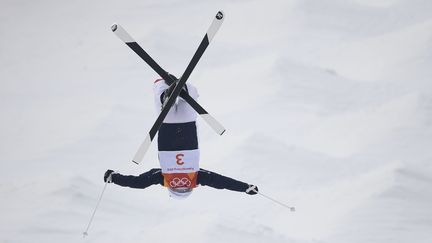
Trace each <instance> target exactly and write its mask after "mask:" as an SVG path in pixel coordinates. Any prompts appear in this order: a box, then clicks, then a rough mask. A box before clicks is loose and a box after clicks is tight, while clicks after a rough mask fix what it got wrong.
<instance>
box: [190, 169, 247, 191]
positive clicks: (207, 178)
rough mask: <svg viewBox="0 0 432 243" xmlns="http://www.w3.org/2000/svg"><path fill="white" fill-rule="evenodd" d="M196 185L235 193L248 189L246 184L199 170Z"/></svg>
mask: <svg viewBox="0 0 432 243" xmlns="http://www.w3.org/2000/svg"><path fill="white" fill-rule="evenodd" d="M197 183H198V184H200V185H202V186H210V187H213V188H216V189H228V190H231V191H237V192H246V189H248V187H249V184H247V183H244V182H241V181H237V180H234V179H232V178H229V177H226V176H223V175H220V174H217V173H215V172H211V171H208V170H204V169H200V170H199V172H198V178H197Z"/></svg>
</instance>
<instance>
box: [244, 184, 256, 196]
mask: <svg viewBox="0 0 432 243" xmlns="http://www.w3.org/2000/svg"><path fill="white" fill-rule="evenodd" d="M246 193H247V194H249V195H255V194H257V193H258V187H257V186H255V185H249V188H248V189H246Z"/></svg>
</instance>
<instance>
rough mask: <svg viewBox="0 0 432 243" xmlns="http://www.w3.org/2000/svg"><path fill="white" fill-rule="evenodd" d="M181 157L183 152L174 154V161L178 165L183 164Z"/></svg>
mask: <svg viewBox="0 0 432 243" xmlns="http://www.w3.org/2000/svg"><path fill="white" fill-rule="evenodd" d="M183 157H184V154H177V155H176V160H177V161H176V163H177V164H178V165H183V164H184V162H183V161H182V159H183Z"/></svg>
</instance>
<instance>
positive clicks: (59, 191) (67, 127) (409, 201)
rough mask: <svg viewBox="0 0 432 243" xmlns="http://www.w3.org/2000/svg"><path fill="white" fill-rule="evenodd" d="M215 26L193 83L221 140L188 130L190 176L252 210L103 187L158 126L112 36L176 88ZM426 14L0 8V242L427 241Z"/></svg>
mask: <svg viewBox="0 0 432 243" xmlns="http://www.w3.org/2000/svg"><path fill="white" fill-rule="evenodd" d="M220 9H222V10H224V12H225V14H226V19H225V22H224V24H223V26H222V27H221V29H220V30H219V32H218V34H217V35H216V36H215V38H214V40H213V42H212V43H211V45H210V46H209V48H208V50H207V51H206V53H205V54H204V56H203V58H202V60H201V61H200V63H199V64H198V65H197V67H196V69H195V71H194V72H193V73H192V75H191V77H190V82H191V83H193V84H195V85H196V86H197V87H198V88H199V91H200V103H201V104H202V105H203V106H204V107H205V108H206V109H207V110H208V111H209V112H210V113H211V114H212V115H213V116H214V117H216V118H217V119H218V120H219V121H221V123H222V124H223V125H224V126H225V127H226V129H227V131H226V133H225V134H224V135H223V136H218V135H216V134H215V133H214V131H212V130H211V128H210V127H208V126H207V125H206V124H205V123H204V122H203V121H200V124H199V127H200V148H201V154H202V161H201V165H202V167H203V168H207V169H209V170H214V171H216V172H219V173H222V174H225V175H227V176H231V177H234V178H237V179H240V180H243V181H246V182H249V183H255V184H257V185H258V186H259V188H260V190H261V191H262V192H263V193H265V194H266V195H269V196H272V197H274V198H276V199H278V200H280V201H283V202H285V203H286V204H289V205H293V206H296V209H297V211H296V212H294V213H292V212H290V211H289V210H287V209H285V208H283V207H281V206H279V205H277V204H274V203H273V202H271V201H269V200H267V199H265V198H263V197H260V196H248V195H246V194H242V193H234V192H229V191H221V190H215V189H212V188H205V187H201V188H197V189H196V190H195V192H194V193H193V194H192V196H191V197H190V198H188V199H187V200H183V201H177V200H172V199H169V197H168V192H167V191H166V190H165V189H163V188H161V187H159V186H154V187H151V188H148V189H146V190H134V189H126V188H121V187H118V186H115V185H109V186H108V187H107V190H106V192H105V195H104V198H103V200H102V202H101V204H100V207H99V210H98V211H97V213H96V216H95V219H94V221H93V224H92V226H91V228H90V230H89V236H88V237H86V238H85V239H83V238H82V232H83V231H84V230H85V228H86V226H87V223H88V220H89V219H90V216H91V213H92V210H93V209H94V206H95V205H96V202H97V199H98V197H99V194H100V192H101V190H102V188H103V181H102V176H103V173H104V172H105V170H106V169H114V170H117V171H120V172H122V173H125V174H139V173H141V172H143V171H146V170H148V169H150V168H153V167H157V166H158V162H157V153H156V146H155V144H153V145H152V146H151V148H150V151H149V153H147V154H146V157H145V159H144V161H143V163H142V164H141V165H139V166H137V165H135V164H133V163H131V162H130V160H131V158H132V156H133V154H134V153H135V152H136V149H137V148H138V146H139V144H140V142H141V141H142V140H143V139H144V138H145V135H146V134H147V132H148V129H149V128H150V127H151V125H152V123H153V121H154V119H155V117H156V115H155V112H154V110H153V104H152V102H153V98H152V97H151V94H152V91H151V90H152V82H153V81H154V80H155V79H156V78H158V77H157V75H156V74H155V73H154V72H153V71H152V70H150V69H149V68H148V67H147V65H146V64H145V63H143V62H142V61H141V60H140V59H139V58H138V57H137V56H136V55H135V54H134V53H133V52H132V51H131V50H129V48H127V47H126V46H125V45H124V43H122V42H121V41H120V40H119V39H118V38H117V37H116V36H115V35H114V34H113V33H112V31H111V29H110V26H111V24H112V23H113V22H117V23H120V24H121V25H122V26H124V27H125V28H126V29H127V31H128V32H129V33H130V34H131V35H132V36H134V38H135V39H136V41H137V42H139V43H140V44H141V45H142V46H143V48H144V49H146V50H147V51H148V52H149V54H150V55H152V56H153V57H154V58H155V59H156V61H157V62H159V63H160V65H162V66H163V67H165V68H166V69H167V70H169V71H170V72H171V73H174V74H176V75H178V76H180V75H181V73H182V72H183V70H184V68H185V67H186V65H187V63H188V62H189V59H190V58H191V57H192V55H193V53H194V51H195V49H196V48H197V45H198V44H199V42H200V41H201V39H202V37H203V35H204V34H205V31H206V30H207V28H208V26H209V24H210V23H211V20H212V18H213V17H214V15H215V13H216V12H217V11H218V10H220ZM431 12H432V2H431V1H427V0H320V1H313V0H273V1H258V0H253V1H248V0H242V1H227V0H225V1H211V2H210V1H179V0H168V1H156V0H150V1H113V0H104V1H101V0H96V1H84V0H78V1H48V0H41V1H12V0H3V1H2V2H1V10H0V31H1V33H2V34H1V38H0V53H1V54H0V77H1V78H0V107H1V111H2V112H1V113H2V116H1V119H0V139H1V140H0V178H1V180H0V198H1V199H0V205H1V207H0V242H2V243H9V242H14V243H24V242H44V243H50V242H53V243H54V242H56V243H57V242H62V243H68V242H104V243H109V242H178V241H179V240H182V241H183V240H187V242H190V243H192V242H207V243H212V242H218V243H219V242H248V243H254V242H298V243H304V242H314V243H318V242H319V243H346V242H350V243H364V242H368V243H394V242H401V243H408V242H416V243H429V242H430V241H431V239H432V209H431V207H430V205H432V164H431V163H430V161H431V159H432V150H431V149H430V148H431V141H432V82H431V80H430V77H432V69H431V68H430V67H431V65H432V54H431V53H432V31H431V29H432V15H431Z"/></svg>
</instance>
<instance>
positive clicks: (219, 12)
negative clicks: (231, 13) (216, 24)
mask: <svg viewBox="0 0 432 243" xmlns="http://www.w3.org/2000/svg"><path fill="white" fill-rule="evenodd" d="M224 17H225V14H224V12H223V11H222V10H219V11H218V12H217V14H216V19H218V20H221V19H223V18H224Z"/></svg>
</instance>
